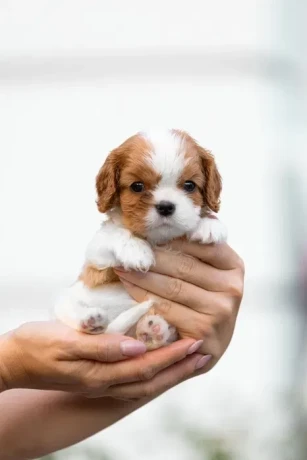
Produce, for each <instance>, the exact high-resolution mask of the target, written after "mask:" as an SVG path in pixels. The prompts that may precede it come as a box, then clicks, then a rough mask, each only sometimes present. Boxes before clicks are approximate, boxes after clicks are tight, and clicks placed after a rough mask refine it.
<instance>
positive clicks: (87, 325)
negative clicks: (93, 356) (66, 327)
mask: <svg viewBox="0 0 307 460" xmlns="http://www.w3.org/2000/svg"><path fill="white" fill-rule="evenodd" d="M106 328H107V321H106V318H105V316H104V315H103V313H101V311H99V310H98V309H91V311H89V312H88V313H87V314H86V315H84V316H83V318H82V319H80V325H79V329H80V330H81V331H82V332H86V333H87V334H101V333H102V332H104V331H105V330H106Z"/></svg>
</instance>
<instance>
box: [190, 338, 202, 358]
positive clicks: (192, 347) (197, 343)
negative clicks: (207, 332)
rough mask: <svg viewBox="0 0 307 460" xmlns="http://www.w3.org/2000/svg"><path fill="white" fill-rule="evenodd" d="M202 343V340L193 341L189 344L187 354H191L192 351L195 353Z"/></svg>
mask: <svg viewBox="0 0 307 460" xmlns="http://www.w3.org/2000/svg"><path fill="white" fill-rule="evenodd" d="M203 343H204V341H203V340H198V341H197V342H195V343H193V345H191V346H190V348H189V349H188V353H187V354H188V355H191V354H192V353H195V351H196V350H198V349H199V348H200V347H201V346H202V344H203Z"/></svg>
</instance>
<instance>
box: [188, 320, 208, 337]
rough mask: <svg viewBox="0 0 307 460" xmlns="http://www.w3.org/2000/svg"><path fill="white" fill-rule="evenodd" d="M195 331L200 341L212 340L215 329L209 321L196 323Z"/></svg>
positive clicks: (195, 335)
mask: <svg viewBox="0 0 307 460" xmlns="http://www.w3.org/2000/svg"><path fill="white" fill-rule="evenodd" d="M193 330H194V334H193V335H194V337H195V338H196V339H198V340H210V339H211V338H212V336H213V327H212V325H211V324H209V322H208V321H197V322H196V321H195V324H194V328H193Z"/></svg>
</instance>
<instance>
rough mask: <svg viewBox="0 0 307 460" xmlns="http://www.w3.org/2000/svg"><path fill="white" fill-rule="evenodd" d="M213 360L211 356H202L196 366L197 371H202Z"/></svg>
mask: <svg viewBox="0 0 307 460" xmlns="http://www.w3.org/2000/svg"><path fill="white" fill-rule="evenodd" d="M211 358H212V356H211V355H206V356H202V357H201V358H200V359H199V360H198V361H197V363H196V364H195V369H201V368H202V367H204V366H205V365H206V364H207V363H208V362H209V361H210V359H211Z"/></svg>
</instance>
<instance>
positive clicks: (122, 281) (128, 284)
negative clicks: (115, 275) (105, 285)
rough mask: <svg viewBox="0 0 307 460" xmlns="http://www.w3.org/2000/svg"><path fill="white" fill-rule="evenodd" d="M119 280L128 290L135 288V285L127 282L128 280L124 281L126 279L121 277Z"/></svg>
mask: <svg viewBox="0 0 307 460" xmlns="http://www.w3.org/2000/svg"><path fill="white" fill-rule="evenodd" d="M119 279H120V282H121V283H122V284H123V285H124V286H126V287H127V288H129V287H132V286H134V284H132V283H130V281H126V280H124V279H123V278H121V277H119Z"/></svg>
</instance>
